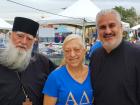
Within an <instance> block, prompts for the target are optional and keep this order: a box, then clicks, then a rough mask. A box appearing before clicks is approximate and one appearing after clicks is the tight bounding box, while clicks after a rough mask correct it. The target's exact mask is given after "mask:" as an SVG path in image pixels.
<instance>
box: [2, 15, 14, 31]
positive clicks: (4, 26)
mask: <svg viewBox="0 0 140 105" xmlns="http://www.w3.org/2000/svg"><path fill="white" fill-rule="evenodd" d="M0 29H12V25H11V24H9V23H7V22H6V21H5V20H3V19H1V18H0Z"/></svg>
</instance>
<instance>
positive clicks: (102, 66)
mask: <svg viewBox="0 0 140 105" xmlns="http://www.w3.org/2000/svg"><path fill="white" fill-rule="evenodd" d="M96 27H97V31H98V35H99V40H100V41H101V42H102V46H103V47H101V48H99V49H98V50H96V51H95V52H94V53H93V54H92V57H91V61H90V64H89V68H90V70H91V82H92V87H93V89H94V105H140V46H137V45H135V44H132V43H130V42H127V41H124V40H123V28H122V24H121V17H120V14H119V13H118V12H117V11H115V10H113V9H107V10H101V11H100V12H99V13H98V14H97V16H96Z"/></svg>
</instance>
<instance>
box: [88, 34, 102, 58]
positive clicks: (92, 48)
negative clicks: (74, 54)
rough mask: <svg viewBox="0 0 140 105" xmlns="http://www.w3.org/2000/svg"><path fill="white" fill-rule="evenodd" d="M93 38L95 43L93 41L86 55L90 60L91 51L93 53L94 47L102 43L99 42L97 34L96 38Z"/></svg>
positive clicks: (100, 45)
mask: <svg viewBox="0 0 140 105" xmlns="http://www.w3.org/2000/svg"><path fill="white" fill-rule="evenodd" d="M95 40H96V41H95V43H93V44H92V45H91V47H90V50H89V52H88V55H87V58H88V59H89V60H90V58H91V55H92V53H94V52H95V51H96V49H98V48H100V47H102V43H101V41H100V40H99V38H98V36H97V38H96V39H95Z"/></svg>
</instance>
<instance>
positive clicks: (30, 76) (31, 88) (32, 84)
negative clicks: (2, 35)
mask: <svg viewBox="0 0 140 105" xmlns="http://www.w3.org/2000/svg"><path fill="white" fill-rule="evenodd" d="M55 68H56V65H55V64H53V63H52V62H51V61H50V60H49V59H47V58H46V57H45V56H43V55H40V54H35V56H34V57H33V58H32V59H31V62H30V64H29V66H28V67H27V69H26V70H25V71H23V72H20V73H19V76H20V79H21V80H19V78H18V75H17V73H16V72H14V71H12V70H10V69H8V68H7V67H4V66H2V65H0V105H22V102H23V101H24V100H25V95H24V94H23V90H22V88H21V87H22V86H23V87H24V89H25V92H26V94H28V96H29V98H30V100H31V101H32V103H33V105H43V94H42V89H43V86H44V83H45V80H46V79H47V76H48V74H49V73H50V72H51V71H52V70H53V69H55Z"/></svg>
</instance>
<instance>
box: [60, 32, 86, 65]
mask: <svg viewBox="0 0 140 105" xmlns="http://www.w3.org/2000/svg"><path fill="white" fill-rule="evenodd" d="M74 39H78V40H80V42H81V46H82V47H83V48H85V44H84V42H83V39H82V36H80V35H77V34H70V35H68V36H67V37H66V38H65V40H64V42H63V45H62V48H63V50H64V46H65V45H66V44H67V43H68V42H70V41H71V40H74ZM65 64H66V62H65V58H63V59H62V60H61V63H60V65H65Z"/></svg>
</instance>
